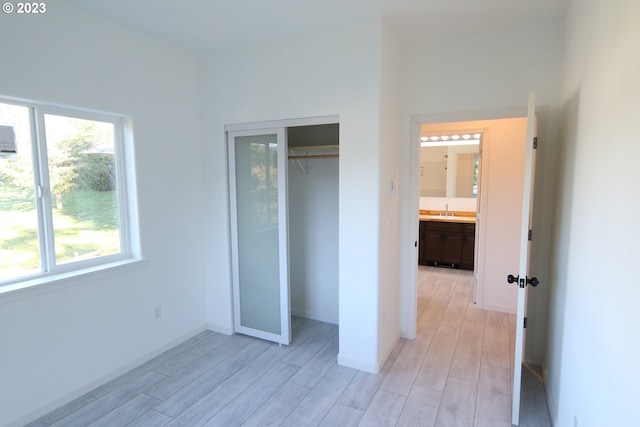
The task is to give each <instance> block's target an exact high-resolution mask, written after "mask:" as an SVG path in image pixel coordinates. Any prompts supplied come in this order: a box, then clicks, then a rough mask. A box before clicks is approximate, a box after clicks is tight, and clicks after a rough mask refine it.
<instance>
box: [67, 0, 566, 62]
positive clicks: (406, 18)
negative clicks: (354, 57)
mask: <svg viewBox="0 0 640 427" xmlns="http://www.w3.org/2000/svg"><path fill="white" fill-rule="evenodd" d="M67 1H69V2H70V3H74V4H76V5H79V6H81V7H83V8H85V9H88V10H90V11H93V12H95V13H98V14H100V15H103V16H105V17H107V18H110V19H113V20H115V21H118V22H121V23H123V24H126V25H129V26H131V27H134V28H137V29H139V30H141V31H143V32H146V33H149V34H152V35H154V36H156V37H159V38H161V39H164V40H167V41H170V42H172V43H175V44H178V45H181V46H183V47H186V48H189V49H193V50H198V51H205V50H210V49H215V48H220V47H224V46H231V45H237V44H244V43H250V42H252V41H256V40H260V39H265V38H270V37H283V36H289V35H293V34H296V33H299V32H302V31H304V30H307V29H319V28H327V27H331V26H337V25H343V24H345V23H348V22H354V21H358V20H363V19H369V18H375V17H379V16H385V17H386V18H387V19H388V21H389V22H390V23H391V24H392V25H393V26H394V27H395V28H396V29H397V30H398V32H400V34H401V35H402V36H403V37H404V38H405V39H406V40H413V39H415V38H417V37H425V36H431V35H439V36H442V35H443V34H447V35H451V34H455V33H464V32H476V31H485V30H489V29H491V28H501V27H517V26H521V25H528V24H532V23H536V22H544V21H549V20H554V19H560V18H562V17H563V16H564V14H565V11H566V8H567V4H568V3H569V1H570V0H106V1H105V0H67Z"/></svg>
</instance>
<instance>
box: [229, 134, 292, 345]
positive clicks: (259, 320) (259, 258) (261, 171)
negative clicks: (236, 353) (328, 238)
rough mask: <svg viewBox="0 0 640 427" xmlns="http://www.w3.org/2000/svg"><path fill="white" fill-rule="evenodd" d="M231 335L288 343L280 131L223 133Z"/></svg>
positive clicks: (283, 146)
mask: <svg viewBox="0 0 640 427" xmlns="http://www.w3.org/2000/svg"><path fill="white" fill-rule="evenodd" d="M228 148H229V150H228V151H229V186H230V207H231V209H230V214H231V253H232V274H233V304H234V327H235V330H236V332H239V333H243V334H246V335H251V336H255V337H258V338H262V339H266V340H270V341H275V342H278V343H280V344H285V345H288V344H289V343H290V341H291V320H290V319H291V317H290V305H289V248H288V225H287V224H288V221H287V142H286V137H285V131H284V128H277V129H260V130H246V131H232V132H229V133H228Z"/></svg>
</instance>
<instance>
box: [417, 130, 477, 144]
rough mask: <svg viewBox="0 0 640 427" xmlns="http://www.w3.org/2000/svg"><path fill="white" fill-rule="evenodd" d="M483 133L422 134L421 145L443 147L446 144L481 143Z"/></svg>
mask: <svg viewBox="0 0 640 427" xmlns="http://www.w3.org/2000/svg"><path fill="white" fill-rule="evenodd" d="M480 138H482V134H481V133H474V134H473V135H471V134H468V133H465V134H462V135H456V134H454V135H433V136H421V137H420V146H422V147H441V146H445V145H476V144H479V143H480Z"/></svg>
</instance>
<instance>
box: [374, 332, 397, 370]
mask: <svg viewBox="0 0 640 427" xmlns="http://www.w3.org/2000/svg"><path fill="white" fill-rule="evenodd" d="M399 340H400V336H397V337H396V339H395V340H393V341H392V342H391V345H390V346H389V348H387V349H386V350H385V351H384V353H383V356H382V359H380V360H379V361H378V370H377V371H376V372H380V370H381V369H382V367H383V366H384V364H385V363H387V359H388V358H389V356H391V353H392V352H393V349H394V348H395V347H396V345H397V344H398V341H399Z"/></svg>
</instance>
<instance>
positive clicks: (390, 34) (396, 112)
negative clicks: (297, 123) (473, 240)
mask: <svg viewBox="0 0 640 427" xmlns="http://www.w3.org/2000/svg"><path fill="white" fill-rule="evenodd" d="M382 24H383V25H382V32H381V48H380V52H381V57H380V62H379V67H380V72H381V77H380V88H379V91H380V115H379V126H380V152H379V156H380V159H379V162H380V172H379V175H378V185H379V203H380V206H379V211H380V220H379V225H378V226H379V236H380V237H379V241H378V243H377V244H378V248H379V251H380V252H379V255H378V269H379V275H380V279H379V296H378V313H377V324H378V331H379V332H378V349H377V353H378V354H377V362H376V364H377V366H376V371H377V370H378V369H380V368H382V363H384V360H385V359H386V358H387V356H388V355H389V354H390V353H391V350H392V349H393V346H394V345H395V343H396V342H397V340H398V338H399V337H400V316H401V312H400V265H401V264H400V254H401V247H402V246H403V245H406V246H413V241H407V240H404V241H402V240H401V238H400V237H401V236H400V223H401V218H400V191H401V188H402V187H404V185H405V184H406V183H405V182H403V179H402V177H401V173H400V171H401V169H402V164H401V159H402V100H403V95H404V93H403V87H402V75H403V70H404V66H405V56H404V53H405V52H404V46H403V45H402V43H401V41H400V39H399V38H398V35H397V33H396V32H395V31H394V29H393V28H391V27H390V26H389V25H387V24H386V23H385V22H383V23H382ZM354 303H355V302H354ZM341 325H342V322H341Z"/></svg>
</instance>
